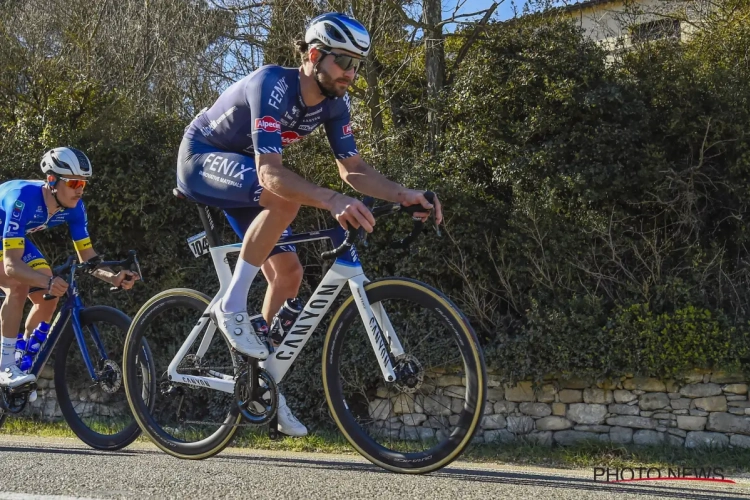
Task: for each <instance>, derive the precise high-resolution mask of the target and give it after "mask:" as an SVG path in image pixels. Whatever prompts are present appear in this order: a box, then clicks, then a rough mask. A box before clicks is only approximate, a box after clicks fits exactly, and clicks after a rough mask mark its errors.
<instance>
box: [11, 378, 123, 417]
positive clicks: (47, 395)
mask: <svg viewBox="0 0 750 500" xmlns="http://www.w3.org/2000/svg"><path fill="white" fill-rule="evenodd" d="M84 369H85V368H84ZM36 392H37V399H36V400H35V401H33V402H29V404H27V405H26V408H25V409H24V411H23V412H21V414H20V416H21V417H28V418H34V419H37V420H43V421H45V422H54V421H60V420H63V416H62V412H61V411H60V405H58V404H57V394H56V392H55V380H54V372H53V370H52V367H50V366H49V365H48V366H45V367H44V370H42V373H41V374H40V375H39V378H38V380H37V391H36ZM71 397H72V398H73V407H74V408H75V409H76V413H78V415H80V416H81V417H83V418H89V417H102V418H105V419H106V418H110V417H114V416H116V415H121V414H124V413H128V412H129V411H130V409H129V408H128V406H127V403H126V402H125V401H124V400H123V399H124V396H120V397H119V398H116V399H118V400H123V401H116V402H112V401H110V400H111V399H112V398H111V397H110V395H109V394H105V393H103V392H102V391H101V390H100V389H99V387H98V386H94V387H90V386H87V387H86V388H84V389H83V390H81V391H79V392H78V393H77V394H71Z"/></svg>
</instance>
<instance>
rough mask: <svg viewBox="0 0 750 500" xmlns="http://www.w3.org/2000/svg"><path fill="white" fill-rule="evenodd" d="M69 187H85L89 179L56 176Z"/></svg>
mask: <svg viewBox="0 0 750 500" xmlns="http://www.w3.org/2000/svg"><path fill="white" fill-rule="evenodd" d="M58 179H60V180H61V181H63V182H64V183H65V185H66V186H68V187H69V188H70V189H78V188H85V187H86V184H88V182H89V181H87V180H85V179H68V178H67V177H58Z"/></svg>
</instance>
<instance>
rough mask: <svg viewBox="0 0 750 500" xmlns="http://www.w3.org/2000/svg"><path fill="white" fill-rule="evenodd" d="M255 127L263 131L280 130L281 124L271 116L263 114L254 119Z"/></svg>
mask: <svg viewBox="0 0 750 500" xmlns="http://www.w3.org/2000/svg"><path fill="white" fill-rule="evenodd" d="M255 129H256V130H262V131H264V132H269V133H271V132H281V124H280V123H279V121H278V120H277V119H276V118H274V117H273V116H264V117H263V118H256V119H255Z"/></svg>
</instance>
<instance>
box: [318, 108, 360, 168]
mask: <svg viewBox="0 0 750 500" xmlns="http://www.w3.org/2000/svg"><path fill="white" fill-rule="evenodd" d="M341 101H343V102H341ZM341 101H339V103H340V104H339V105H337V106H335V108H333V109H331V117H330V118H329V119H328V120H326V122H325V130H326V135H327V136H328V143H329V144H330V145H331V149H332V150H333V154H334V155H335V156H336V158H338V159H340V160H343V159H346V158H350V157H352V156H355V155H358V154H359V151H357V145H356V143H355V142H354V135H353V134H352V125H351V114H350V113H351V105H350V102H349V94H344V98H343V99H342V100H341Z"/></svg>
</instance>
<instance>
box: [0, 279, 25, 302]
mask: <svg viewBox="0 0 750 500" xmlns="http://www.w3.org/2000/svg"><path fill="white" fill-rule="evenodd" d="M8 291H9V292H10V293H9V294H8V297H6V299H5V300H6V302H7V303H9V304H14V305H15V304H23V303H24V302H25V301H26V297H28V295H29V285H24V284H21V283H18V284H14V285H10V286H9V287H8Z"/></svg>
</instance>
